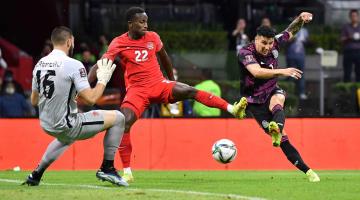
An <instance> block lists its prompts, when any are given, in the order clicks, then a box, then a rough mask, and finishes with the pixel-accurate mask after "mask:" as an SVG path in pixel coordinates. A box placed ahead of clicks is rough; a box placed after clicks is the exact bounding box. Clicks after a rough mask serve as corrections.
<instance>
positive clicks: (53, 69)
mask: <svg viewBox="0 0 360 200" xmlns="http://www.w3.org/2000/svg"><path fill="white" fill-rule="evenodd" d="M89 87H90V85H89V81H88V79H87V74H86V69H85V67H84V65H83V64H82V63H81V62H80V61H77V60H75V59H72V58H70V57H68V56H67V55H66V54H65V53H64V52H63V51H61V50H57V49H54V50H53V51H52V52H51V53H50V54H49V55H47V56H45V57H43V58H42V59H41V60H40V61H39V62H38V63H37V64H36V66H35V68H34V71H33V79H32V90H34V91H37V92H38V93H39V103H38V106H39V118H40V125H41V127H42V128H43V129H45V130H47V131H51V132H53V133H57V132H62V131H63V130H66V129H68V128H72V124H73V122H74V120H75V117H76V113H77V112H78V111H77V105H76V102H75V96H76V94H77V92H81V91H82V90H84V89H86V88H89Z"/></svg>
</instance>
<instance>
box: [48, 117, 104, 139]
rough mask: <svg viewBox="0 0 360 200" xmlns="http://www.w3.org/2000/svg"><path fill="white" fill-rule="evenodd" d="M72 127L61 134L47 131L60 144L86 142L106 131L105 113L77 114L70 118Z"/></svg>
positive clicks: (60, 132)
mask: <svg viewBox="0 0 360 200" xmlns="http://www.w3.org/2000/svg"><path fill="white" fill-rule="evenodd" d="M69 120H70V124H71V127H66V128H65V129H64V130H61V131H59V132H56V133H54V132H51V131H47V130H45V129H44V130H45V132H46V133H48V134H49V135H51V136H54V137H56V138H57V139H58V140H59V141H60V142H62V143H66V144H70V143H73V142H74V141H76V140H85V139H88V138H92V137H94V136H95V135H96V134H98V133H100V132H101V131H103V130H105V129H104V112H103V111H102V110H92V111H89V112H86V113H77V114H75V115H72V116H70V117H69Z"/></svg>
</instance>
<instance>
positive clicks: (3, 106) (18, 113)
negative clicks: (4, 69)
mask: <svg viewBox="0 0 360 200" xmlns="http://www.w3.org/2000/svg"><path fill="white" fill-rule="evenodd" d="M29 113H30V105H29V104H28V103H27V101H26V99H25V97H24V96H23V95H21V94H19V93H17V92H16V89H15V85H14V84H13V83H12V82H9V83H7V84H5V92H4V94H3V95H1V96H0V117H3V118H4V117H26V116H28V115H29Z"/></svg>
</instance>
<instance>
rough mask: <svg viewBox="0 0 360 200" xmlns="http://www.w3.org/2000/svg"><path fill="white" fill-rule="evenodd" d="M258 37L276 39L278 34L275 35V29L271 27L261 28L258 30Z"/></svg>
mask: <svg viewBox="0 0 360 200" xmlns="http://www.w3.org/2000/svg"><path fill="white" fill-rule="evenodd" d="M256 35H259V36H264V37H267V38H274V37H275V35H276V33H275V31H274V29H272V28H271V27H268V26H259V27H258V28H257V29H256Z"/></svg>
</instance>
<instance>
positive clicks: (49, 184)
mask: <svg viewBox="0 0 360 200" xmlns="http://www.w3.org/2000/svg"><path fill="white" fill-rule="evenodd" d="M0 182H4V183H17V184H21V183H23V182H24V181H21V180H15V179H2V178H0ZM41 185H46V186H69V187H78V188H90V189H103V190H118V188H109V187H104V186H97V185H83V184H66V183H44V182H41ZM122 188H124V187H122ZM124 189H125V190H130V191H145V192H146V191H149V192H168V193H180V194H187V195H199V196H215V197H225V198H226V197H229V198H233V199H244V200H266V199H264V198H260V197H250V196H243V195H237V194H221V193H211V192H197V191H191V190H189V191H185V190H172V189H155V188H148V189H147V188H144V189H142V188H141V189H140V188H124Z"/></svg>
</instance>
